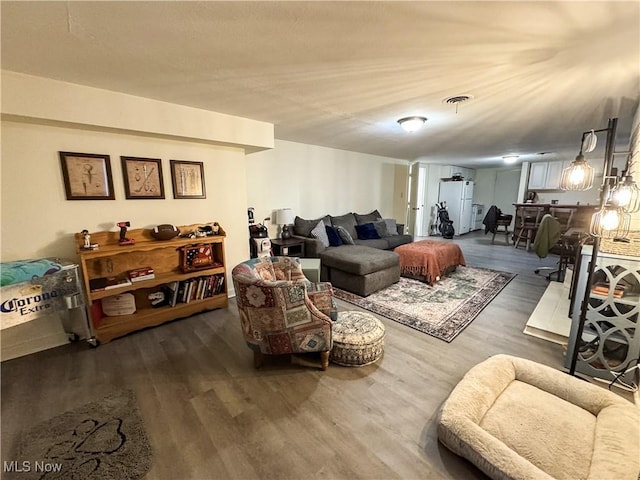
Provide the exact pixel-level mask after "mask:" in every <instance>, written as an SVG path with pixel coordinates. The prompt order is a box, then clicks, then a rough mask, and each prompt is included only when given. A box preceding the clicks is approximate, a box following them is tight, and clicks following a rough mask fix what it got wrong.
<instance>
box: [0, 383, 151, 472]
mask: <svg viewBox="0 0 640 480" xmlns="http://www.w3.org/2000/svg"><path fill="white" fill-rule="evenodd" d="M13 467H15V468H13ZM150 467H151V447H150V446H149V441H148V439H147V435H146V433H145V431H144V427H143V424H142V418H141V416H140V412H139V410H138V407H137V403H136V400H135V396H134V394H133V392H132V391H130V390H123V391H120V392H117V393H115V394H112V395H109V396H108V397H105V398H104V399H102V400H100V401H97V402H93V403H88V404H86V405H83V406H81V407H79V408H77V409H75V410H72V411H69V412H66V413H63V414H61V415H58V416H56V417H53V418H51V419H50V420H47V421H45V422H43V423H41V424H39V425H36V426H35V427H33V428H32V429H31V430H30V431H29V432H27V433H25V434H24V435H23V436H22V438H21V442H20V446H19V449H18V461H17V462H15V465H12V466H11V465H10V466H9V467H7V462H5V465H4V475H3V478H19V479H21V480H26V479H41V480H45V479H46V480H51V479H100V480H111V479H113V480H115V479H119V480H129V479H137V478H142V477H143V476H144V475H145V474H146V473H147V471H148V470H149V468H150Z"/></svg>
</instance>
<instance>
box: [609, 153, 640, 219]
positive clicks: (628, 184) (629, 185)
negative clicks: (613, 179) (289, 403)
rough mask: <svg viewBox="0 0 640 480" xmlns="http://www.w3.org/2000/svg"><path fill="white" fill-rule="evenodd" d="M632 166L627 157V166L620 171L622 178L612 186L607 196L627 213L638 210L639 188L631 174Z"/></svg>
mask: <svg viewBox="0 0 640 480" xmlns="http://www.w3.org/2000/svg"><path fill="white" fill-rule="evenodd" d="M632 166H633V162H632V163H629V159H627V166H626V168H625V171H624V172H623V173H622V178H620V180H619V181H618V183H617V184H616V186H615V187H613V189H612V190H611V194H610V196H609V198H610V201H611V203H612V204H613V205H615V206H617V207H620V208H622V209H624V211H625V212H627V213H636V212H638V211H640V188H638V185H637V184H636V182H635V181H634V180H633V177H632V176H631V173H630V172H631V167H632Z"/></svg>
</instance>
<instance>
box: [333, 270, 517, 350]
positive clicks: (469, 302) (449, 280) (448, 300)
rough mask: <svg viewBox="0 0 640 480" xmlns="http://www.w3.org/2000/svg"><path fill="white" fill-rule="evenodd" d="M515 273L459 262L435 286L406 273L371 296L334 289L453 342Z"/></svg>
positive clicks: (355, 301) (344, 297) (367, 307)
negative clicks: (468, 265) (475, 266)
mask: <svg viewBox="0 0 640 480" xmlns="http://www.w3.org/2000/svg"><path fill="white" fill-rule="evenodd" d="M515 276H516V275H515V274H514V273H507V272H499V271H496V270H489V269H486V268H474V267H462V266H459V267H458V268H457V269H456V271H455V272H454V273H451V274H449V275H448V276H447V277H445V278H444V279H442V280H440V281H439V282H437V283H436V284H435V285H434V286H433V287H430V286H429V285H427V284H426V283H423V282H420V281H418V280H411V279H408V278H404V277H403V278H400V282H398V283H396V284H394V285H391V286H390V287H387V288H385V289H383V290H380V291H379V292H376V293H374V294H371V295H369V296H368V297H360V296H358V295H355V294H353V293H349V292H345V291H344V290H340V289H338V288H334V291H335V296H336V297H337V298H339V299H340V300H345V301H347V302H350V303H353V304H354V305H357V306H359V307H361V308H364V309H365V310H369V311H371V312H373V313H375V314H378V315H382V316H383V317H387V318H389V319H391V320H395V321H396V322H400V323H402V324H404V325H407V326H409V327H411V328H415V329H416V330H419V331H421V332H424V333H427V334H429V335H431V336H433V337H436V338H439V339H440V340H444V341H445V342H450V341H451V340H453V339H454V338H455V337H456V336H457V335H458V334H459V333H460V332H461V331H462V330H464V329H465V327H466V326H467V325H469V324H470V323H471V322H472V321H473V319H474V318H476V316H477V315H478V314H479V313H480V312H481V311H482V309H483V308H484V307H486V306H487V305H488V304H489V303H490V302H491V300H493V299H494V298H495V296H496V295H498V293H500V291H501V290H502V289H503V288H504V287H505V286H506V285H507V284H508V283H509V282H510V281H511V280H512V279H513V278H514V277H515Z"/></svg>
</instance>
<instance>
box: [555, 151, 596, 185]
mask: <svg viewBox="0 0 640 480" xmlns="http://www.w3.org/2000/svg"><path fill="white" fill-rule="evenodd" d="M595 175H596V171H595V169H594V168H593V167H592V166H591V165H589V164H588V163H587V161H586V160H585V159H584V155H582V150H581V151H580V153H579V154H578V156H577V157H576V159H575V160H574V161H573V162H571V165H569V166H568V167H567V168H565V169H564V170H563V171H562V177H561V178H560V188H561V189H562V190H589V189H590V188H591V187H592V186H593V179H594V178H595Z"/></svg>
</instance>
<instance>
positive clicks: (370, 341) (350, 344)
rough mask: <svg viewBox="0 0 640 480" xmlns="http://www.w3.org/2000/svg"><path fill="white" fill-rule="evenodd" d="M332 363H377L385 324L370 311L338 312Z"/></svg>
mask: <svg viewBox="0 0 640 480" xmlns="http://www.w3.org/2000/svg"><path fill="white" fill-rule="evenodd" d="M331 336H332V337H333V349H332V350H331V356H330V357H329V358H330V360H331V361H332V362H333V363H337V364H338V365H344V366H346V367H361V366H363V365H369V364H370V363H373V362H375V361H376V360H378V359H379V358H380V357H381V356H382V352H383V351H384V324H383V323H382V322H381V321H380V320H378V319H377V318H376V317H374V316H373V315H371V314H370V313H365V312H356V311H351V312H338V319H337V320H336V321H335V322H334V324H333V328H332V334H331Z"/></svg>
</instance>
